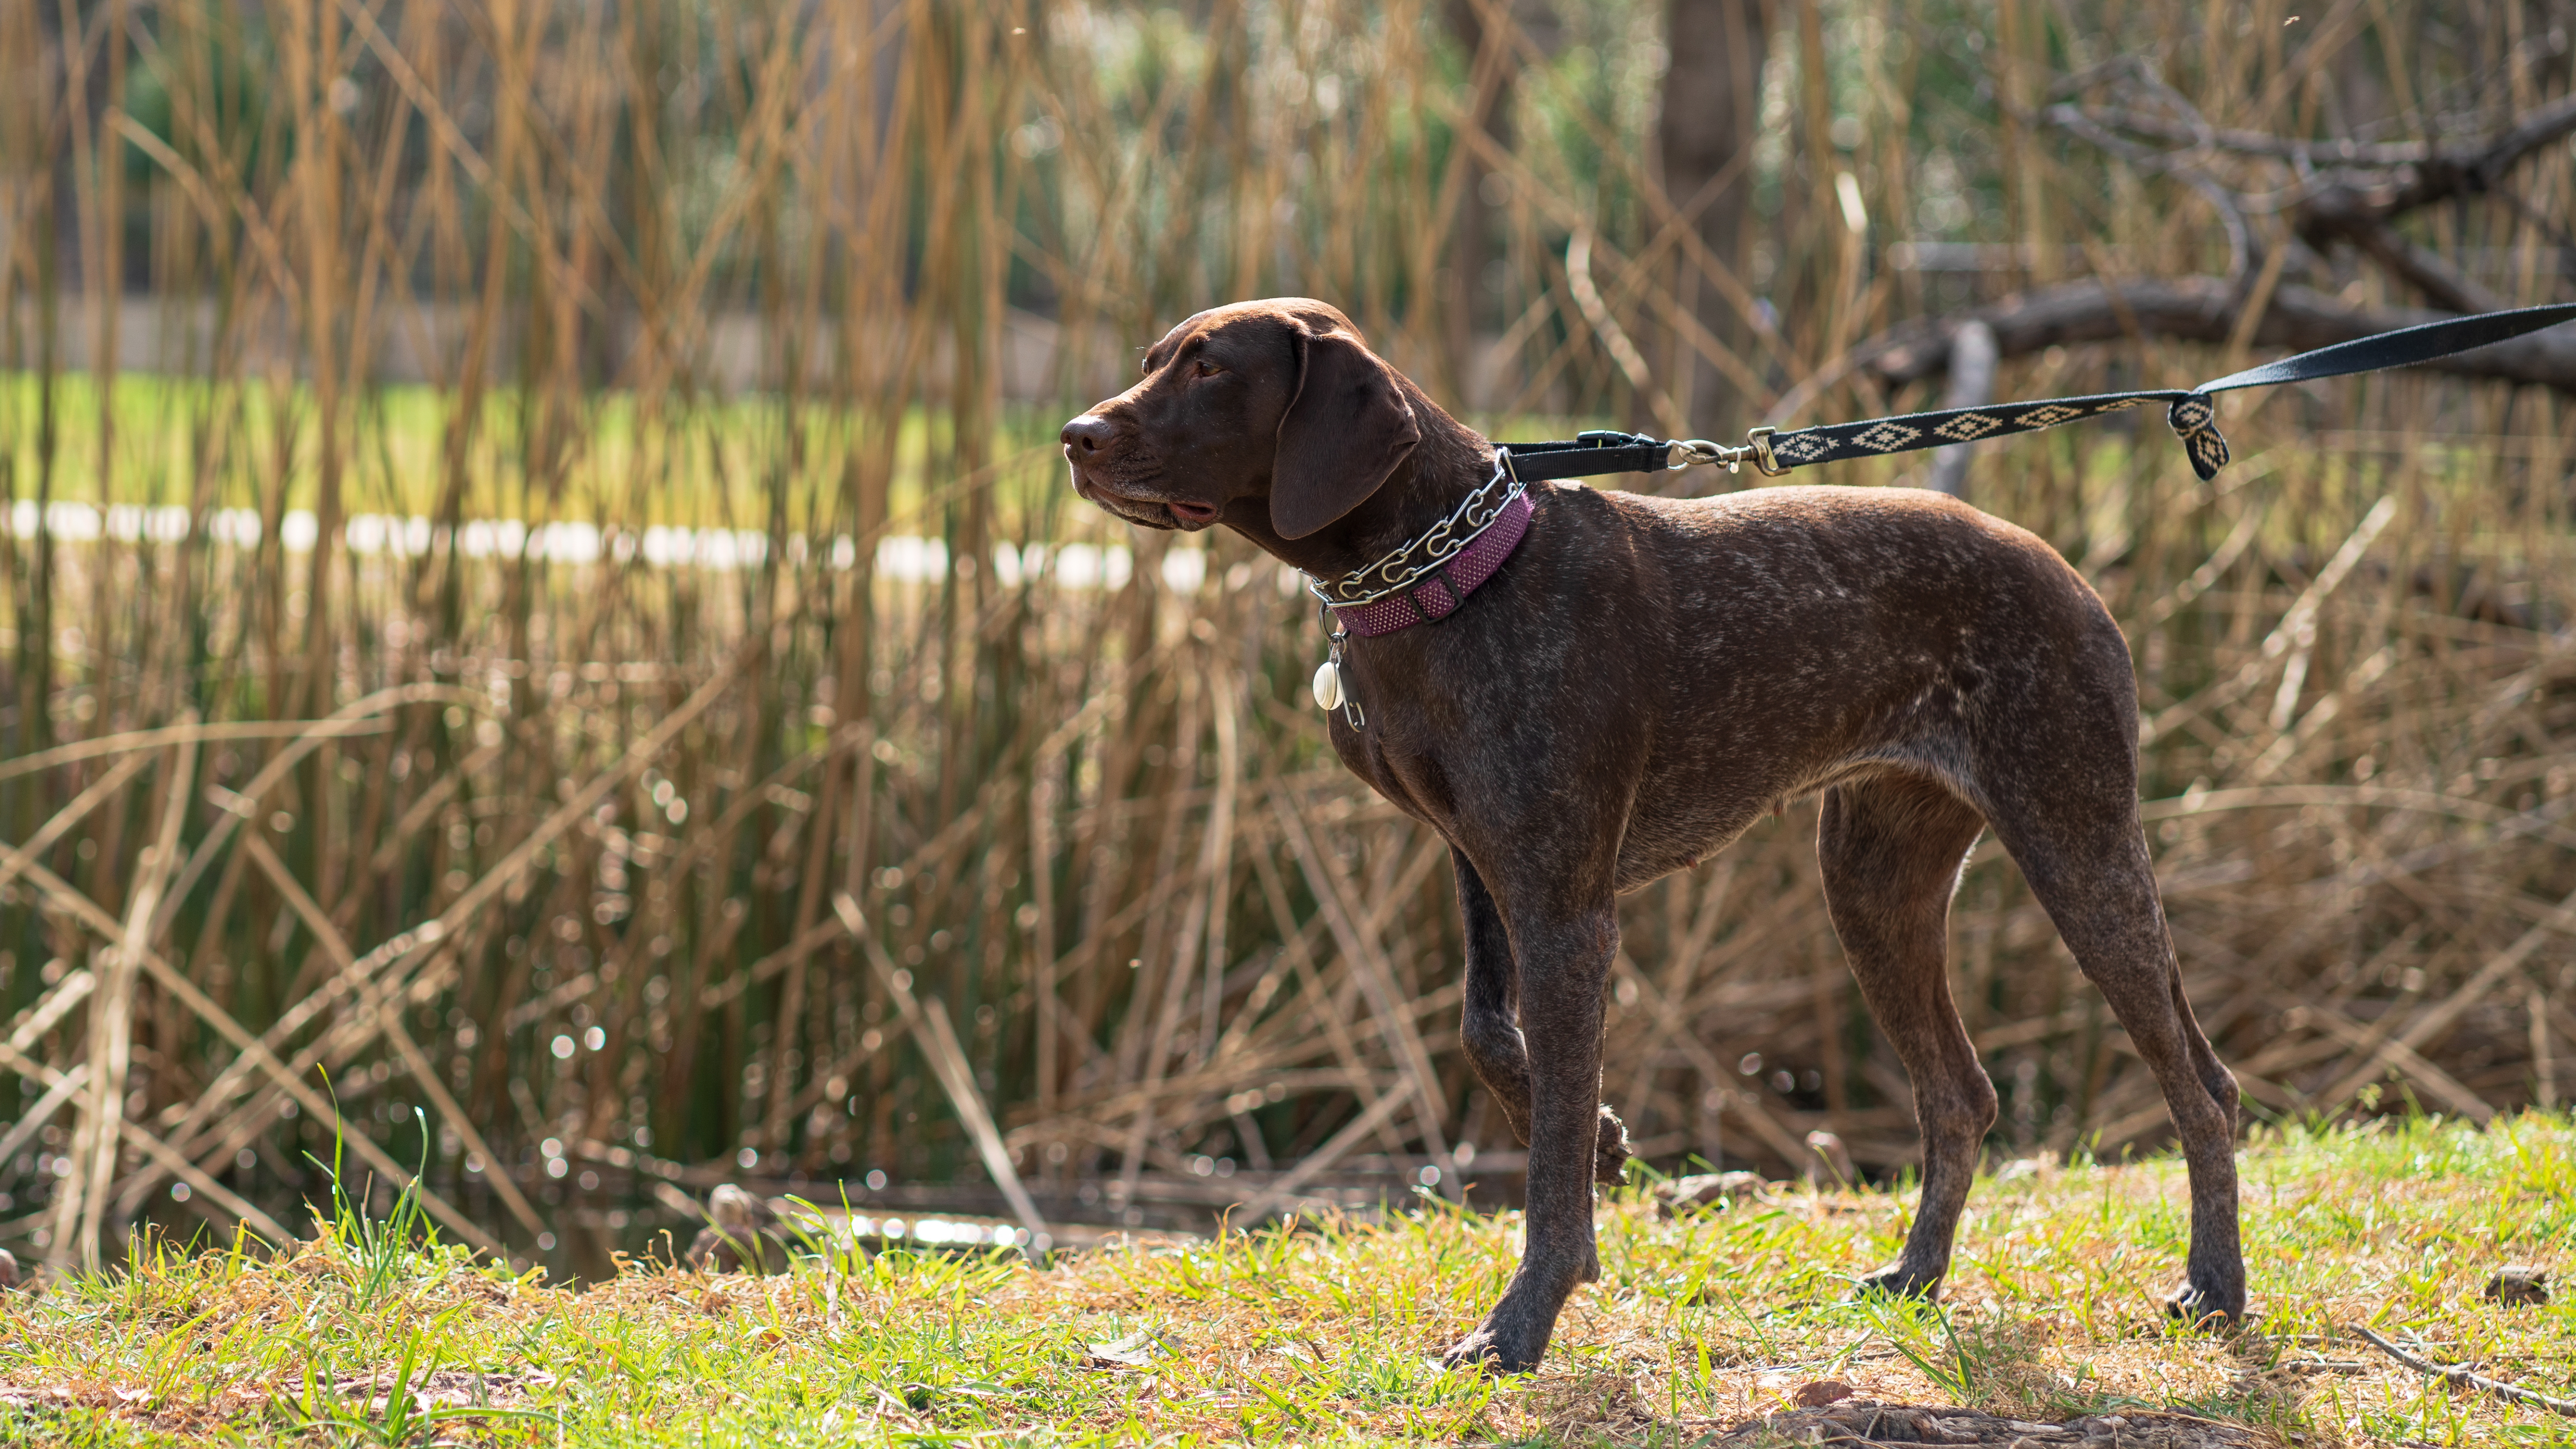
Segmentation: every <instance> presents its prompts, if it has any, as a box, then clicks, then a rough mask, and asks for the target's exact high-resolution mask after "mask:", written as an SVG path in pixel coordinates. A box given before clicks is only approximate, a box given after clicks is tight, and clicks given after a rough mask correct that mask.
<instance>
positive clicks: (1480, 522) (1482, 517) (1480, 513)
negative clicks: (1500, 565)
mask: <svg viewBox="0 0 2576 1449" xmlns="http://www.w3.org/2000/svg"><path fill="white" fill-rule="evenodd" d="M1511 456H1512V455H1511V450H1510V449H1508V448H1497V449H1495V450H1494V476H1493V477H1491V478H1488V479H1486V480H1485V484H1484V486H1483V487H1481V488H1478V489H1477V490H1476V491H1475V492H1473V493H1470V494H1468V495H1467V496H1466V498H1464V499H1463V500H1461V501H1460V502H1459V504H1458V506H1457V507H1456V508H1454V509H1451V510H1450V512H1449V516H1448V517H1447V518H1444V519H1442V520H1440V521H1439V522H1438V523H1435V524H1433V525H1432V526H1431V529H1430V531H1429V532H1427V533H1425V534H1423V535H1422V536H1421V537H1419V538H1415V539H1412V540H1410V541H1408V542H1406V543H1404V544H1402V545H1400V546H1398V547H1397V548H1396V549H1394V550H1393V551H1392V552H1390V553H1388V554H1387V555H1386V556H1385V557H1383V558H1380V559H1379V560H1377V561H1376V562H1375V563H1372V564H1370V565H1368V566H1367V567H1366V568H1361V569H1355V570H1353V571H1352V572H1350V573H1347V574H1344V575H1342V576H1341V577H1340V578H1338V579H1335V580H1333V581H1332V582H1330V583H1326V582H1324V581H1322V580H1320V579H1318V578H1316V577H1315V576H1314V575H1313V574H1308V575H1306V588H1307V590H1308V591H1309V592H1311V593H1312V594H1314V596H1315V597H1316V598H1318V599H1321V600H1323V601H1324V602H1325V603H1326V604H1338V605H1341V606H1343V607H1345V608H1349V607H1355V606H1357V605H1361V604H1373V603H1376V602H1377V601H1378V600H1380V599H1383V598H1386V597H1388V596H1389V595H1392V594H1400V593H1403V592H1404V591H1406V590H1407V589H1410V588H1412V587H1413V586H1414V585H1416V584H1418V583H1420V582H1422V581H1423V580H1424V579H1426V578H1429V577H1430V576H1431V574H1432V573H1433V571H1434V570H1437V569H1438V568H1439V567H1440V566H1441V565H1442V564H1445V563H1447V562H1449V560H1451V559H1453V558H1456V557H1457V556H1458V555H1459V554H1461V553H1464V552H1465V551H1466V549H1467V546H1468V545H1469V544H1472V543H1474V542H1475V541H1476V535H1478V534H1480V533H1483V532H1484V531H1485V530H1486V529H1488V528H1491V527H1493V525H1494V520H1495V519H1497V518H1500V517H1502V515H1503V509H1504V507H1505V506H1506V505H1508V504H1509V503H1510V502H1511V501H1512V500H1513V499H1515V498H1517V497H1519V496H1520V495H1521V493H1522V491H1523V489H1522V485H1521V480H1520V479H1519V478H1517V477H1515V476H1513V473H1512V469H1511ZM1408 560H1411V561H1412V562H1411V566H1410V567H1406V564H1407V561H1408ZM1398 569H1402V570H1403V571H1402V572H1400V573H1399V572H1396V570H1398ZM1372 583H1374V584H1375V585H1376V587H1374V588H1371V587H1369V586H1370V585H1371V584H1372Z"/></svg>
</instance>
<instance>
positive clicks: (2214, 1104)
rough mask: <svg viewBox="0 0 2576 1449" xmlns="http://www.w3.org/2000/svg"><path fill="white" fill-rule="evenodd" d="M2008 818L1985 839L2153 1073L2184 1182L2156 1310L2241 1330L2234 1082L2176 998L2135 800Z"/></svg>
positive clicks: (2177, 976)
mask: <svg viewBox="0 0 2576 1449" xmlns="http://www.w3.org/2000/svg"><path fill="white" fill-rule="evenodd" d="M2088 806H2098V807H2100V808H2087V807H2088ZM2014 814H2015V816H2016V817H2017V818H2014V819H2013V820H2012V822H2011V824H2010V825H2009V826H2008V825H2007V823H2006V821H2005V820H2003V819H1998V820H1997V821H1996V833H1997V834H1999V835H2001V836H2002V837H2003V840H2004V844H2005V845H2006V847H2008V848H2009V849H2010V850H2011V851H2012V853H2013V857H2014V858H2015V859H2016V860H2018V861H2019V862H2020V863H2021V868H2022V874H2023V875H2025V876H2027V877H2028V878H2029V880H2030V886H2031V891H2032V893H2033V894H2034V895H2037V896H2038V897H2039V902H2040V904H2041V905H2043V906H2045V907H2046V908H2047V909H2048V914H2049V918H2050V919H2051V920H2052V921H2054V922H2056V924H2057V933H2058V934H2059V935H2060V936H2062V937H2064V938H2065V940H2066V945H2067V949H2068V950H2070V951H2072V952H2074V953H2075V963H2076V965H2077V966H2079V967H2081V968H2082V969H2083V972H2084V974H2085V975H2086V976H2087V977H2089V978H2090V979H2091V980H2092V982H2093V984H2094V985H2095V986H2096V987H2098V988H2100V990H2101V992H2102V995H2103V998H2104V999H2105V1000H2107V1001H2108V1002H2109V1003H2110V1005H2111V1010H2112V1013H2113V1014H2114V1015H2116V1016H2118V1017H2119V1019H2120V1025H2121V1026H2123V1027H2125V1028H2127V1030H2128V1033H2129V1040H2130V1042H2131V1044H2132V1045H2134V1046H2135V1047H2136V1048H2137V1052H2138V1055H2139V1057H2140V1058H2141V1059H2143V1060H2144V1061H2145V1062H2146V1064H2147V1069H2148V1070H2149V1071H2152V1072H2153V1073H2155V1077H2156V1085H2157V1086H2158V1087H2160V1088H2161V1089H2163V1092H2164V1098H2165V1106H2166V1109H2167V1110H2168V1111H2170V1112H2171V1113H2172V1114H2173V1121H2174V1129H2175V1132H2176V1134H2177V1135H2178V1136H2180V1137H2181V1139H2182V1151H2183V1161H2184V1164H2185V1165H2186V1166H2187V1167H2188V1168H2189V1170H2190V1176H2191V1253H2190V1258H2189V1261H2188V1265H2187V1267H2186V1270H2185V1278H2184V1282H2183V1284H2182V1286H2181V1287H2179V1288H2178V1289H2176V1290H2175V1292H2174V1294H2173V1297H2172V1298H2171V1300H2170V1302H2169V1305H2168V1306H2169V1307H2170V1308H2171V1309H2172V1310H2173V1311H2174V1312H2175V1313H2176V1314H2178V1315H2180V1316H2182V1317H2185V1318H2189V1319H2192V1320H2195V1321H2197V1320H2199V1319H2202V1318H2206V1317H2211V1316H2219V1317H2225V1318H2229V1319H2241V1318H2242V1317H2243V1315H2244V1312H2245V1259H2244V1250H2243V1246H2242V1244H2241V1243H2240V1242H2239V1239H2238V1227H2237V1190H2236V1109H2237V1089H2236V1079H2235V1077H2234V1076H2232V1075H2231V1074H2230V1073H2229V1072H2228V1070H2227V1068H2226V1067H2225V1066H2224V1065H2223V1064H2221V1063H2220V1062H2219V1060H2218V1053H2217V1051H2216V1050H2215V1049H2214V1048H2212V1047H2211V1046H2210V1044H2209V1038H2208V1036H2207V1035H2206V1034H2204V1033H2203V1032H2202V1031H2201V1029H2200V1023H2199V1022H2198V1021H2197V1020H2196V1019H2195V1018H2194V1017H2193V1016H2192V1011H2191V1003H2190V1002H2188V1001H2186V1000H2185V999H2184V998H2183V992H2182V973H2181V968H2180V966H2179V965H2178V964H2177V963H2176V961H2175V960H2174V953H2173V938H2172V936H2171V934H2170V933H2169V932H2168V931H2167V930H2166V928H2165V918H2164V908H2163V906H2162V904H2161V902H2160V901H2159V900H2158V898H2157V894H2156V878H2155V871H2154V868H2153V867H2152V866H2151V865H2150V864H2149V861H2148V857H2147V838H2146V832H2145V831H2144V829H2143V828H2141V826H2140V825H2139V823H2138V816H2137V808H2136V804H2135V797H2134V795H2131V796H2129V797H2127V798H2124V799H2122V800H2118V801H2094V802H2076V804H2075V808H2071V809H2055V810H2050V811H2047V812H2044V813H2043V812H2036V811H2034V812H2027V813H2025V812H2018V811H2017V812H2014Z"/></svg>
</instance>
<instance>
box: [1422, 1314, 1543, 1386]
mask: <svg viewBox="0 0 2576 1449" xmlns="http://www.w3.org/2000/svg"><path fill="white" fill-rule="evenodd" d="M1510 1336H1511V1335H1509V1334H1505V1333H1498V1332H1497V1331H1496V1330H1495V1328H1494V1326H1493V1325H1492V1324H1491V1323H1487V1324H1484V1325H1483V1326H1481V1327H1479V1328H1478V1329H1477V1330H1476V1331H1475V1332H1473V1333H1471V1334H1468V1335H1467V1336H1466V1337H1465V1338H1462V1339H1460V1340H1458V1341H1457V1342H1456V1343H1453V1344H1451V1345H1449V1347H1447V1348H1446V1349H1443V1350H1442V1351H1441V1354H1440V1366H1441V1367H1443V1368H1453V1369H1454V1368H1469V1367H1473V1368H1480V1369H1483V1370H1484V1371H1485V1372H1486V1373H1488V1374H1494V1375H1501V1374H1525V1373H1531V1372H1534V1371H1536V1369H1537V1368H1538V1359H1539V1355H1538V1353H1537V1352H1529V1353H1516V1352H1514V1351H1513V1349H1512V1348H1511V1347H1510V1346H1509V1345H1508V1344H1507V1343H1506V1342H1505V1339H1507V1338H1508V1337H1510ZM1540 1348H1541V1349H1542V1350H1543V1349H1544V1348H1545V1344H1544V1343H1542V1344H1541V1345H1540Z"/></svg>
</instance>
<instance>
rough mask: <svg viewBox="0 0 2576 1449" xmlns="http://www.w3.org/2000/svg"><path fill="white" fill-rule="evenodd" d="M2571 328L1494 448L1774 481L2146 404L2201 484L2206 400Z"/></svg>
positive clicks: (2221, 449) (2478, 331)
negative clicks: (1983, 402)
mask: <svg viewBox="0 0 2576 1449" xmlns="http://www.w3.org/2000/svg"><path fill="white" fill-rule="evenodd" d="M2571 319H2576V303H2559V304H2556V305H2553V306H2548V307H2521V308H2516V309H2514V310H2512V311H2509V312H2480V313H2477V314H2475V315H2474V316H2468V317H2450V318H2445V319H2443V320H2442V321H2439V322H2426V323H2424V324H2422V325H2420V326H2415V327H2401V328H2399V329H2397V330H2396V331H2394V332H2380V333H2375V334H2373V335H2371V336H2368V337H2356V338H2354V339H2353V340H2352V341H2350V342H2338V343H2336V344H2335V345H2333V346H2332V347H2320V348H2318V349H2316V350H2315V351H2313V352H2302V353H2299V354H2298V355H2297V356H2295V357H2284V358H2282V359H2281V360H2280V361H2278V362H2267V363H2265V364H2263V365H2262V366H2261V367H2249V368H2247V369H2245V370H2244V371H2243V372H2232V373H2229V374H2228V375H2227V376H2225V377H2222V378H2220V379H2218V380H2217V381H2215V382H2204V383H2202V384H2201V385H2200V386H2198V387H2195V388H2192V389H2190V390H2189V391H2187V392H2175V391H2170V390H2167V391H2147V392H2105V393H2095V394H2094V395H2092V396H2090V397H2070V398H2058V399H2055V400H2053V401H2044V402H2018V403H1998V404H1994V405H1991V406H1987V407H1974V408H1950V409H1947V410H1945V411H1942V412H1934V413H1906V414H1903V415H1901V416H1898V417H1889V418H1872V419H1870V420H1869V421H1867V422H1859V423H1827V424H1823V425H1821V426H1818V427H1812V428H1800V429H1799V430H1797V431H1796V432H1794V433H1783V432H1778V431H1776V430H1774V429H1771V428H1755V429H1754V430H1753V431H1752V432H1751V433H1749V434H1747V435H1746V437H1745V445H1744V446H1742V447H1730V446H1728V445H1726V444H1723V443H1710V442H1704V441H1701V440H1699V439H1690V440H1686V441H1678V442H1658V441H1656V440H1655V439H1653V438H1651V437H1648V436H1646V435H1645V434H1643V433H1616V432H1589V433H1584V434H1581V435H1580V436H1578V437H1577V438H1576V439H1575V440H1574V441H1573V442H1570V443H1506V444H1504V445H1503V447H1504V448H1505V449H1506V450H1507V451H1508V452H1510V454H1511V455H1512V471H1513V472H1514V473H1515V474H1516V475H1517V476H1518V477H1519V478H1520V479H1521V480H1522V481H1523V482H1528V483H1534V482H1537V481H1539V480H1541V479H1547V478H1584V477H1590V476H1592V475H1594V474H1597V473H1657V472H1662V471H1663V470H1665V469H1667V468H1684V467H1688V466H1689V465H1691V464H1693V463H1724V464H1725V465H1726V466H1727V467H1728V468H1729V469H1730V470H1732V469H1733V468H1734V467H1735V466H1736V465H1737V464H1739V463H1747V462H1749V463H1751V464H1752V465H1753V466H1754V467H1755V468H1756V469H1758V470H1759V471H1761V472H1763V473H1765V474H1768V475H1769V476H1771V477H1774V478H1776V477H1779V476H1780V475H1782V474H1784V473H1787V472H1788V471H1789V470H1790V469H1792V468H1800V467H1805V466H1807V465H1809V464H1812V463H1839V462H1841V461H1843V460H1844V459H1847V458H1875V457H1879V456H1882V455H1884V454H1888V453H1910V452H1912V451H1914V450H1915V449H1917V448H1938V447H1944V446H1946V445H1948V444H1951V443H1973V442H1975V441H1977V440H1978V439H1979V438H1996V437H2003V436H2006V435H2008V434H2012V433H2035V432H2037V431H2039V430H2040V429H2041V428H2053V427H2056V426H2057V425H2058V424H2060V423H2071V422H2075V421H2077V420H2078V419H2081V418H2098V417H2100V416H2102V415H2103V414H2105V413H2116V412H2126V411H2127V410H2129V409H2130V408H2138V407H2145V406H2147V405H2148V404H2150V403H2163V404H2165V425H2166V426H2167V427H2170V428H2172V429H2173V430H2174V435H2175V436H2176V437H2179V438H2181V439H2182V445H2183V449H2184V451H2185V452H2187V453H2189V454H2190V455H2191V467H2192V471H2193V472H2195V473H2198V474H2199V475H2200V476H2201V478H2202V479H2203V480H2207V479H2210V478H2215V477H2217V476H2218V470H2219V469H2221V468H2224V467H2226V466H2227V439H2226V438H2224V437H2222V436H2220V434H2219V431H2218V408H2217V406H2216V404H2214V403H2212V402H2211V401H2210V396H2211V394H2213V393H2222V392H2234V391H2235V390H2236V389H2238V388H2245V387H2270V386H2273V385H2275V384H2277V383H2284V382H2312V381H2314V380H2316V379H2318V378H2321V377H2344V376H2347V375H2349V374H2352V373H2356V372H2377V371H2380V370H2381V369H2383V368H2390V367H2406V366H2410V365H2412V364H2414V363H2418V362H2430V361H2432V360H2433V359H2435V358H2437V357H2448V356H2450V355H2451V354H2453V353H2455V352H2466V351H2468V350H2469V349H2471V348H2473V347H2484V346H2486V345H2487V344H2489V343H2493V342H2503V341H2506V340H2508V339H2511V338H2515V337H2520V336H2522V335H2523V334H2524V333H2526V332H2537V331H2539V330H2540V329H2542V328H2544V327H2554V326H2556V325H2557V324H2559V323H2561V322H2565V321H2569V320H2571Z"/></svg>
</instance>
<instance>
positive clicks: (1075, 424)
mask: <svg viewBox="0 0 2576 1449" xmlns="http://www.w3.org/2000/svg"><path fill="white" fill-rule="evenodd" d="M1117 431H1118V430H1117V429H1116V428H1114V427H1112V426H1111V425H1110V422H1109V420H1108V419H1107V418H1104V417H1102V416H1100V415H1099V414H1097V413H1084V414H1083V415H1082V416H1081V417H1078V418H1075V419H1074V420H1073V421H1072V422H1069V423H1067V424H1065V425H1064V432H1063V434H1062V435H1061V436H1062V438H1063V441H1064V445H1065V446H1066V447H1068V448H1079V449H1080V450H1082V451H1083V452H1086V453H1097V452H1099V451H1100V450H1101V449H1102V448H1105V447H1107V446H1109V440H1110V439H1111V438H1112V437H1114V436H1116V434H1117Z"/></svg>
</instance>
